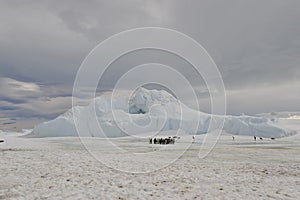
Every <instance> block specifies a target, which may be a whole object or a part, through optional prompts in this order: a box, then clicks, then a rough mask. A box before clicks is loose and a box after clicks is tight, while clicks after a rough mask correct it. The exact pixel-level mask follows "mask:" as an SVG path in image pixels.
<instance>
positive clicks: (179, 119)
mask: <svg viewBox="0 0 300 200" xmlns="http://www.w3.org/2000/svg"><path fill="white" fill-rule="evenodd" d="M94 113H95V114H94ZM93 116H95V117H93ZM95 119H96V120H95ZM74 121H76V122H77V129H76V126H75V122H74ZM98 124H99V125H100V126H101V128H102V131H99V129H98ZM223 124H224V126H223V127H222V126H220V125H223ZM221 128H223V129H224V130H225V131H226V132H228V133H231V134H236V135H255V136H258V137H276V138H277V137H284V136H288V135H292V134H294V133H295V132H294V131H291V130H288V129H287V128H284V127H281V126H279V124H278V123H277V120H276V119H270V118H266V117H251V116H217V115H210V114H207V113H203V112H200V111H196V110H193V109H190V108H188V107H187V106H185V105H184V104H183V103H181V102H180V101H179V100H177V99H176V98H175V97H173V96H172V95H171V94H169V93H168V92H166V91H158V90H147V89H145V88H139V89H137V90H136V91H135V93H134V94H133V95H132V96H131V97H126V96H118V97H116V98H114V99H112V100H111V99H110V98H107V97H104V96H102V97H97V98H96V99H95V103H91V104H90V105H89V106H85V107H80V106H76V107H73V108H72V109H70V110H69V111H67V112H66V113H64V114H63V115H61V116H59V117H57V118H56V119H54V120H52V121H48V122H44V123H41V124H39V125H37V126H36V127H35V128H34V129H33V132H32V134H33V135H34V136H37V137H49V136H78V132H77V130H78V129H79V132H80V136H88V137H90V136H91V137H120V136H126V135H128V134H140V133H145V132H153V131H157V130H177V129H182V130H183V131H185V132H186V133H189V134H203V133H207V132H210V131H213V130H216V129H221Z"/></svg>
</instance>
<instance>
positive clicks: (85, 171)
mask: <svg viewBox="0 0 300 200" xmlns="http://www.w3.org/2000/svg"><path fill="white" fill-rule="evenodd" d="M299 122H300V121H299V120H298V121H296V120H283V121H281V120H280V121H279V123H280V124H281V125H287V124H290V125H291V126H292V127H293V128H295V129H297V130H300V123H299ZM172 132H173V133H172ZM168 134H171V135H174V134H176V131H167V133H166V135H168ZM21 135H23V133H22V134H21ZM16 136H17V133H14V134H12V133H7V134H6V133H3V134H0V138H3V139H4V140H5V143H1V144H0V157H1V159H0V166H1V167H0V199H72V200H73V199H253V200H256V199H295V200H296V199H299V196H300V190H299V183H300V168H299V163H300V156H299V151H300V143H299V141H300V134H297V135H293V136H291V137H284V138H281V139H276V140H270V139H264V140H263V141H260V140H259V141H254V140H253V137H251V136H236V137H235V141H232V135H229V134H226V133H224V134H222V135H221V137H220V140H219V141H218V144H217V145H216V147H215V148H214V149H213V151H212V152H211V153H210V154H209V155H208V157H206V158H205V159H199V157H198V153H199V149H200V148H201V142H202V141H203V139H204V137H205V135H197V136H196V141H195V143H193V144H192V145H191V147H190V148H189V149H188V150H187V151H186V152H185V154H184V155H183V156H181V157H180V158H179V159H178V160H176V161H175V162H174V163H170V165H169V166H168V167H165V168H161V169H159V170H158V171H155V172H150V173H145V174H136V173H124V172H121V171H117V170H115V169H113V168H108V167H106V166H105V165H104V164H102V163H101V162H99V161H98V160H96V159H94V158H93V157H92V156H91V155H90V154H89V153H88V152H87V151H86V149H85V148H84V146H83V145H82V143H81V140H86V142H89V143H91V144H94V145H95V146H97V147H98V148H99V154H101V156H102V157H104V158H109V159H110V160H111V162H112V163H114V165H115V166H123V167H124V170H128V168H129V167H131V166H133V165H134V166H136V167H135V168H136V169H143V168H147V167H148V168H151V167H155V166H157V165H159V164H160V163H161V162H164V160H167V159H168V157H169V156H170V155H173V154H177V153H178V151H181V146H182V145H183V144H184V143H186V142H191V136H190V137H188V138H182V139H180V140H178V141H177V143H176V144H175V145H170V147H171V148H172V149H168V148H166V149H164V151H160V154H159V155H151V154H145V156H143V157H141V159H140V160H132V159H131V157H130V156H129V155H130V154H129V153H128V151H124V152H123V153H122V154H118V153H116V151H114V150H115V149H114V148H113V149H112V148H107V143H106V139H103V138H81V139H79V138H78V137H57V138H55V137H52V138H49V137H48V138H30V139H28V138H22V137H16ZM187 139H189V141H187ZM110 140H113V141H114V142H115V143H116V144H119V145H122V147H123V148H127V149H135V151H141V150H143V151H145V152H147V151H152V150H153V149H156V148H157V149H160V148H164V147H165V145H150V144H148V142H147V139H145V140H139V139H136V138H133V137H122V138H110ZM126 167H127V168H126Z"/></svg>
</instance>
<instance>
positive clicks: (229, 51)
mask: <svg viewBox="0 0 300 200" xmlns="http://www.w3.org/2000/svg"><path fill="white" fill-rule="evenodd" d="M299 18H300V1H298V0H285V1H282V0H264V1H261V0H251V1H250V0H248V1H239V0H228V1H215V0H209V1H208V0H207V1H201V0H200V1H179V0H178V1H174V0H170V1H156V0H149V1H142V0H133V1H122V0H114V1H96V0H90V1H79V0H77V1H76V0H72V1H71V0H64V1H52V0H44V1H35V0H31V1H5V0H0V76H1V77H3V78H4V79H5V78H6V82H4V83H5V84H6V83H7V77H9V78H10V79H11V80H10V81H12V82H13V80H14V81H17V82H18V81H19V83H21V85H23V84H25V85H26V84H27V83H28V84H29V85H27V86H30V87H32V88H31V90H29V91H28V88H27V89H26V88H25V89H24V88H22V87H20V85H10V84H8V85H7V84H6V85H7V87H6V86H5V87H3V85H5V84H3V83H1V84H2V87H1V85H0V101H2V102H5V104H9V105H2V106H3V108H5V107H6V108H9V106H15V105H16V104H18V108H19V110H6V114H7V115H10V116H12V117H13V116H18V115H22V116H30V115H31V116H43V115H44V116H55V115H57V114H58V113H61V112H63V111H64V110H66V108H69V107H70V105H71V101H70V99H71V97H70V96H71V94H72V84H73V81H74V78H75V75H76V72H77V70H78V68H79V66H80V64H81V62H82V61H83V59H84V58H85V56H86V55H87V54H88V53H89V51H90V50H91V49H92V48H93V47H94V46H95V45H97V44H98V43H99V42H101V41H103V40H104V39H106V38H107V37H109V36H111V35H112V34H115V33H118V32H120V31H123V30H126V29H130V28H135V27H142V26H161V27H167V28H173V29H175V30H178V31H181V32H183V33H186V34H187V35H189V36H191V37H193V38H194V39H196V40H197V41H198V42H199V43H200V44H202V45H203V46H204V47H205V48H206V49H207V50H208V52H209V53H210V54H211V56H212V57H213V59H214V60H215V62H216V63H217V65H218V67H219V69H220V71H221V73H222V76H223V78H224V82H225V86H226V89H227V90H228V91H227V94H228V96H229V101H228V104H229V112H230V113H241V112H252V113H255V112H260V110H263V111H266V110H265V109H263V108H262V106H261V103H259V100H260V102H267V103H268V106H267V107H268V110H276V108H278V107H280V109H281V110H283V109H286V110H299V103H297V101H296V99H297V98H296V96H295V95H294V94H295V90H296V91H297V89H296V88H299V87H300V83H299V76H300V67H299V64H300V20H299ZM141 55H142V53H141V54H136V55H131V57H128V58H127V59H123V60H122V62H123V63H120V62H119V63H118V62H116V63H115V64H116V65H117V64H118V65H121V64H123V66H130V65H134V64H137V63H139V64H142V63H143V62H146V61H147V62H148V61H149V60H151V58H153V57H152V54H149V55H148V56H147V55H143V56H142V57H141ZM155 59H156V61H157V62H161V63H167V64H169V65H171V66H172V65H173V66H175V68H178V69H180V68H181V71H184V73H186V75H187V76H189V78H190V80H191V82H193V83H195V84H196V85H197V87H198V88H199V93H201V91H206V90H205V87H204V86H203V82H202V81H201V80H200V81H199V77H198V76H195V75H194V73H193V71H192V70H190V69H191V66H189V65H188V64H185V63H182V62H177V61H176V59H173V58H172V57H171V56H167V55H160V56H159V55H157V56H156V57H155ZM176 64H177V65H176ZM119 76H120V72H118V69H116V70H111V72H110V73H108V74H107V77H106V79H105V84H106V86H107V88H105V89H109V88H110V87H111V86H112V85H113V84H112V83H111V82H110V80H112V82H113V81H115V79H116V78H117V77H119ZM8 82H9V81H8ZM30 87H29V88H30ZM257 88H263V89H260V90H259V89H257ZM282 90H284V91H282ZM261 91H264V92H261ZM264 94H268V96H266V95H264ZM277 94H284V95H282V97H281V98H280V100H278V98H274V97H275V96H276V95H277ZM241 95H243V98H242V99H241ZM202 96H204V100H205V98H206V95H202V94H201V95H200V97H202ZM254 96H255V97H256V98H255V99H253V97H254ZM284 98H286V101H284ZM245 99H252V100H253V101H252V102H253V103H251V104H249V105H248V104H247V105H244V106H243V104H240V106H233V105H234V104H238V101H240V100H241V101H242V100H243V101H244V100H245ZM257 99H259V100H257ZM202 100H203V99H202ZM204 100H203V101H204ZM45 102H46V103H45ZM233 102H234V103H233ZM285 102H288V103H285ZM3 104H4V103H3ZM203 104H204V105H205V102H203ZM49 105H50V106H49ZM231 105H232V106H231ZM279 105H281V106H279ZM47 107H48V108H47ZM204 107H205V106H204ZM1 115H4V114H3V112H2V113H1Z"/></svg>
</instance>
